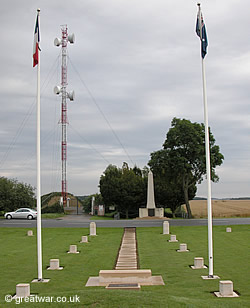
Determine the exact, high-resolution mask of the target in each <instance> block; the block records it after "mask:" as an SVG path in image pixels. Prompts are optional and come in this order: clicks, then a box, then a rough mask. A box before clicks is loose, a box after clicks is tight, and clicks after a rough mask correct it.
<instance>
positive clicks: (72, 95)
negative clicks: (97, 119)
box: [68, 90, 75, 101]
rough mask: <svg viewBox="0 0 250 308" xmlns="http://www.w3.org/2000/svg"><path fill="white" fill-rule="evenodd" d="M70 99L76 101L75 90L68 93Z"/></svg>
mask: <svg viewBox="0 0 250 308" xmlns="http://www.w3.org/2000/svg"><path fill="white" fill-rule="evenodd" d="M68 98H69V99H70V100H71V101H73V100H75V91H74V90H72V91H70V92H69V93H68Z"/></svg>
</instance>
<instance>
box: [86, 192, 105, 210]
mask: <svg viewBox="0 0 250 308" xmlns="http://www.w3.org/2000/svg"><path fill="white" fill-rule="evenodd" d="M92 197H95V204H98V205H100V204H103V200H102V195H101V194H93V195H89V196H86V198H84V200H83V201H82V205H83V208H84V211H85V212H86V213H90V212H91V206H92ZM105 212H106V209H105Z"/></svg>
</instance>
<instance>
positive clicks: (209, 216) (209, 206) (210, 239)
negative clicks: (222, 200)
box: [197, 3, 213, 278]
mask: <svg viewBox="0 0 250 308" xmlns="http://www.w3.org/2000/svg"><path fill="white" fill-rule="evenodd" d="M197 5H198V8H199V13H198V14H199V28H200V38H201V42H202V27H201V9H200V3H198V4H197ZM201 59H202V60H201V62H202V83H203V103H204V122H205V148H206V171H207V225H208V262H209V272H208V277H209V278H213V230H212V229H213V226H212V202H211V167H210V146H209V127H208V108H207V88H206V72H205V60H204V58H203V57H201Z"/></svg>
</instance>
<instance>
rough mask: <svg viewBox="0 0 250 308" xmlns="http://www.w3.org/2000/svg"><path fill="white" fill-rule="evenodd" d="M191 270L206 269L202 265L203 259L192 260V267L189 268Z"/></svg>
mask: <svg viewBox="0 0 250 308" xmlns="http://www.w3.org/2000/svg"><path fill="white" fill-rule="evenodd" d="M191 268H192V269H201V268H207V267H206V266H205V265H204V259H203V258H202V257H197V258H194V265H192V266H191Z"/></svg>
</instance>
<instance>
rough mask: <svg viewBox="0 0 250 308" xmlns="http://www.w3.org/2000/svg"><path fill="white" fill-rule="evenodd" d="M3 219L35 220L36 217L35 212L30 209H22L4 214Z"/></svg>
mask: <svg viewBox="0 0 250 308" xmlns="http://www.w3.org/2000/svg"><path fill="white" fill-rule="evenodd" d="M4 217H5V218H6V219H12V218H23V219H35V218H36V217H37V212H36V211H34V210H32V209H28V208H22V209H18V210H16V211H15V212H8V213H5V214H4Z"/></svg>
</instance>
